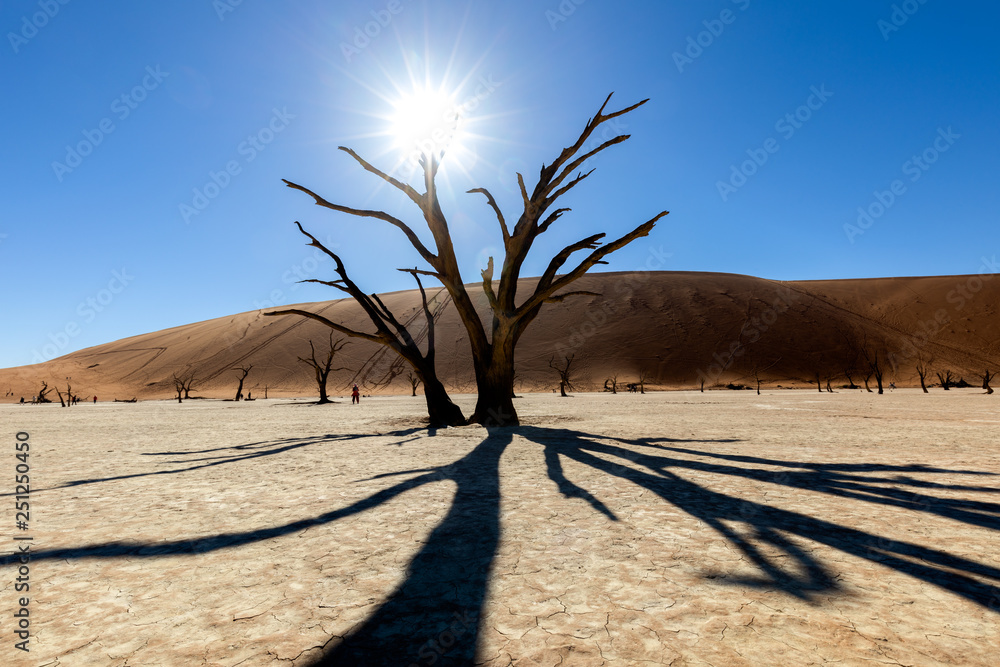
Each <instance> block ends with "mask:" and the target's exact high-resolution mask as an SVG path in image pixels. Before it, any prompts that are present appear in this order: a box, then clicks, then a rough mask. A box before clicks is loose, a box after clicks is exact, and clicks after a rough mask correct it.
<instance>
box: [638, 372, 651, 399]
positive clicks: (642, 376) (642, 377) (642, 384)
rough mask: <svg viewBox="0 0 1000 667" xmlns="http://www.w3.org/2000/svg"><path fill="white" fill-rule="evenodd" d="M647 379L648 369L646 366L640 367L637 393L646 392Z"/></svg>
mask: <svg viewBox="0 0 1000 667" xmlns="http://www.w3.org/2000/svg"><path fill="white" fill-rule="evenodd" d="M648 381H649V369H648V368H640V369H639V382H638V383H637V384H638V385H639V393H640V394H645V393H646V383H647V382H648Z"/></svg>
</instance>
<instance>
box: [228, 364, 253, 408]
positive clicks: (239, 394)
mask: <svg viewBox="0 0 1000 667" xmlns="http://www.w3.org/2000/svg"><path fill="white" fill-rule="evenodd" d="M251 368H253V364H251V365H249V366H246V367H244V366H237V367H236V368H234V369H232V370H234V371H238V372H239V373H240V384H239V386H238V387H236V398H235V399H234V400H237V401H238V400H240V399H242V398H243V381H244V380H246V379H247V375H249V374H250V369H251Z"/></svg>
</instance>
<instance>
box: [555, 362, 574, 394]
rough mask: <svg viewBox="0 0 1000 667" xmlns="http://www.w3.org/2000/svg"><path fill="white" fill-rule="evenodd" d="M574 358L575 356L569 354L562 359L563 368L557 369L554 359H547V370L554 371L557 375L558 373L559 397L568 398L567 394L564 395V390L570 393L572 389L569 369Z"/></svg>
mask: <svg viewBox="0 0 1000 667" xmlns="http://www.w3.org/2000/svg"><path fill="white" fill-rule="evenodd" d="M575 356H576V355H575V354H571V355H569V356H568V357H563V359H565V360H566V366H565V368H559V367H558V366H557V365H556V359H555V357H552V358H551V359H549V368H551V369H554V370H555V371H556V372H557V373H559V395H560V396H569V394H567V393H566V390H567V389H569V390H571V391H572V389H573V383H572V382H571V381H570V373H571V370H570V367H571V366H572V365H573V357H575Z"/></svg>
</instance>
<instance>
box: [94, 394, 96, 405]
mask: <svg viewBox="0 0 1000 667" xmlns="http://www.w3.org/2000/svg"><path fill="white" fill-rule="evenodd" d="M94 405H97V397H96V396H94Z"/></svg>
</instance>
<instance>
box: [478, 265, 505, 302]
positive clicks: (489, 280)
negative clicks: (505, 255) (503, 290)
mask: <svg viewBox="0 0 1000 667" xmlns="http://www.w3.org/2000/svg"><path fill="white" fill-rule="evenodd" d="M481 275H482V276H483V291H484V292H486V299H487V301H489V302H490V308H492V309H493V310H494V311H496V310H497V309H498V308H499V307H500V305H499V304H498V303H497V295H496V292H494V291H493V256H492V255H491V256H490V259H489V262H487V264H486V268H485V269H483V270H482V272H481Z"/></svg>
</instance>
